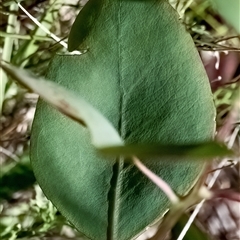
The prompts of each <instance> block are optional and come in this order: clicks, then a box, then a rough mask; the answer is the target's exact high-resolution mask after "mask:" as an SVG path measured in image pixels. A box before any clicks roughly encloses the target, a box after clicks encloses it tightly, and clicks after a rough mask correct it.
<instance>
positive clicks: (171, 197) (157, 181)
mask: <svg viewBox="0 0 240 240" xmlns="http://www.w3.org/2000/svg"><path fill="white" fill-rule="evenodd" d="M132 159H133V162H134V164H135V166H136V167H137V168H138V169H139V170H140V171H141V172H142V173H144V174H145V175H146V176H147V177H148V178H149V179H150V180H151V181H152V182H153V183H155V184H156V185H157V186H158V187H159V188H160V189H161V190H162V191H163V192H164V193H165V194H166V195H167V197H168V199H169V200H170V201H171V203H172V204H176V203H178V202H179V198H178V197H177V195H176V194H175V193H174V191H173V190H172V188H171V187H170V186H169V185H168V184H167V183H166V182H165V181H164V180H163V179H161V178H160V177H159V176H157V175H156V174H155V173H153V172H152V171H151V170H150V169H148V168H147V167H146V166H145V165H144V164H143V163H142V162H141V161H140V160H139V159H138V158H137V157H132Z"/></svg>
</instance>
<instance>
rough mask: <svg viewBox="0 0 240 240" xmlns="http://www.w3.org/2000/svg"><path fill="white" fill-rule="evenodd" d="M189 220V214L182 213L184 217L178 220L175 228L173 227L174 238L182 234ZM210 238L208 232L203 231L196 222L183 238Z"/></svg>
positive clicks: (197, 239) (203, 239)
mask: <svg viewBox="0 0 240 240" xmlns="http://www.w3.org/2000/svg"><path fill="white" fill-rule="evenodd" d="M187 222H188V216H187V215H185V214H184V215H182V217H181V218H180V219H179V220H178V222H177V223H176V225H175V226H174V228H173V229H172V239H177V238H178V237H179V235H180V234H181V232H182V230H183V228H184V227H185V225H186V223H187ZM193 239H194V240H208V239H209V236H208V235H207V233H205V232H203V231H202V230H201V229H200V228H199V227H198V226H197V224H196V223H193V224H192V225H191V227H190V228H189V230H188V231H187V233H186V235H185V236H184V238H183V240H193Z"/></svg>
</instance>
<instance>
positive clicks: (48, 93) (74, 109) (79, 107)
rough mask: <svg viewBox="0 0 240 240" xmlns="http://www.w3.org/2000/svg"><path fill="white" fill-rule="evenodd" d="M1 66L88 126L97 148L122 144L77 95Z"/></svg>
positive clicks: (2, 64)
mask: <svg viewBox="0 0 240 240" xmlns="http://www.w3.org/2000/svg"><path fill="white" fill-rule="evenodd" d="M0 66H1V67H2V68H3V69H4V70H5V71H6V72H7V73H8V74H9V75H11V76H12V77H13V78H14V79H16V80H17V81H18V82H20V83H21V84H22V85H24V86H26V87H27V88H29V89H30V90H32V91H34V92H35V93H38V94H39V95H40V97H41V98H43V99H44V100H46V101H47V102H49V103H51V104H52V105H53V106H54V107H55V108H57V109H58V110H59V111H61V112H62V113H64V114H65V115H67V116H69V117H70V118H72V119H73V120H76V121H77V122H79V123H80V124H82V125H84V126H87V127H88V129H89V130H90V132H91V135H92V142H93V145H94V146H95V147H98V148H99V147H104V146H107V145H108V144H110V145H116V144H122V140H121V138H120V136H119V134H118V133H117V131H116V130H115V129H114V127H113V126H112V124H111V123H110V122H109V121H108V120H107V119H106V118H105V117H103V116H102V114H101V113H99V112H98V111H97V110H96V109H94V108H93V107H92V106H91V105H90V104H89V103H87V102H86V101H84V100H83V99H81V98H80V97H78V96H77V95H76V93H74V92H72V91H69V90H67V89H65V88H63V87H61V86H59V85H58V84H56V83H53V82H49V81H46V80H44V79H36V77H33V76H31V75H30V74H29V73H28V72H27V71H25V70H23V69H20V68H17V67H14V66H11V65H8V64H6V63H4V62H0Z"/></svg>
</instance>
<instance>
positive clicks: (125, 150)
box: [99, 141, 233, 160]
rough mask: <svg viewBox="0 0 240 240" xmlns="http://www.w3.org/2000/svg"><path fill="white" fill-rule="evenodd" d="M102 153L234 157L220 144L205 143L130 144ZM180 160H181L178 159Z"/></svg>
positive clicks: (194, 157)
mask: <svg viewBox="0 0 240 240" xmlns="http://www.w3.org/2000/svg"><path fill="white" fill-rule="evenodd" d="M99 150H100V152H102V153H105V154H111V155H115V156H119V155H122V156H126V157H131V156H133V155H137V156H138V157H142V156H143V157H151V156H157V157H173V158H179V157H181V158H184V157H190V158H192V159H193V160H194V159H202V160H212V158H214V157H223V156H227V155H232V154H233V152H232V151H231V150H229V149H228V148H227V147H226V146H225V145H223V144H220V143H218V142H213V141H212V142H204V143H198V144H188V145H186V144H185V145H161V144H130V145H126V146H112V147H105V148H100V149H99ZM178 160H179V159H178Z"/></svg>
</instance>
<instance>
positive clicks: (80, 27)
mask: <svg viewBox="0 0 240 240" xmlns="http://www.w3.org/2000/svg"><path fill="white" fill-rule="evenodd" d="M102 3H103V0H89V1H88V2H87V3H86V5H85V6H84V7H83V9H82V10H81V11H80V13H79V14H78V16H77V18H76V20H75V21H74V23H73V25H72V28H71V31H70V33H69V38H68V50H69V51H73V50H76V49H77V48H78V47H79V45H80V44H81V43H82V42H83V41H84V39H85V38H86V37H87V36H88V35H89V33H90V31H91V29H92V27H93V24H94V23H95V22H96V19H97V17H98V15H99V14H100V11H101V7H102Z"/></svg>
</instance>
